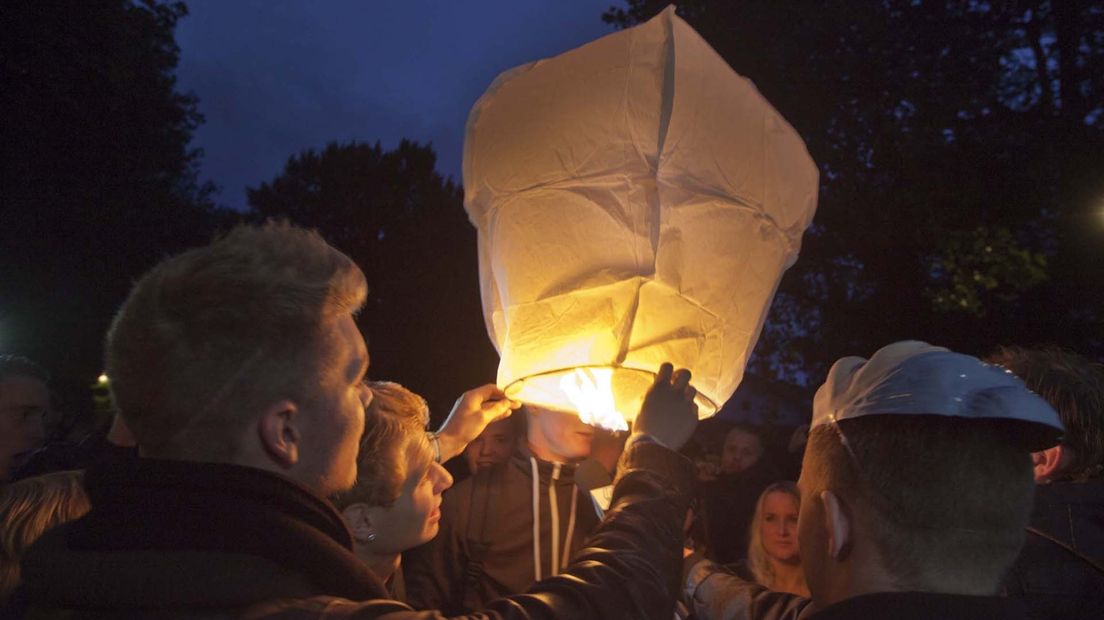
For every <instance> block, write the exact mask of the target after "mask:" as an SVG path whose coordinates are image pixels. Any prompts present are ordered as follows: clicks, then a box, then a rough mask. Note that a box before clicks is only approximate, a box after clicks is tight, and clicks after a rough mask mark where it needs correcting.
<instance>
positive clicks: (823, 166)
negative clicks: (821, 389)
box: [603, 0, 1104, 380]
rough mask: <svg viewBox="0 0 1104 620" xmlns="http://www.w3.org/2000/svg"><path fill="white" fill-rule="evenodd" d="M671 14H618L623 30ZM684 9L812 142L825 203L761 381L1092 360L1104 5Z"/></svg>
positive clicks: (1098, 297)
mask: <svg viewBox="0 0 1104 620" xmlns="http://www.w3.org/2000/svg"><path fill="white" fill-rule="evenodd" d="M666 4H667V2H666V1H652V0H630V1H629V2H627V6H625V7H622V8H618V7H614V8H611V9H610V10H609V11H607V12H606V13H605V15H604V16H603V18H604V19H605V20H606V21H607V22H609V23H612V24H615V25H617V26H619V27H628V26H631V25H633V24H637V23H640V22H641V21H643V20H646V19H648V18H650V17H651V16H653V15H655V14H656V13H657V12H658V11H660V10H662V9H663V8H664V6H665V5H666ZM679 14H680V15H682V16H683V17H684V18H685V19H686V20H687V21H688V22H689V23H690V24H691V25H693V26H694V27H695V28H696V29H697V30H698V31H699V32H700V33H701V34H702V36H703V37H705V39H706V40H707V41H709V42H710V44H711V45H713V47H714V48H715V49H716V50H717V51H718V53H720V54H721V55H722V56H723V57H724V58H725V59H726V60H727V61H728V62H729V64H731V65H732V67H733V68H734V69H736V71H737V72H739V73H741V74H743V75H745V76H748V77H749V78H750V79H752V80H753V81H754V82H755V84H756V85H757V87H758V88H759V89H760V91H761V92H762V93H763V94H764V95H765V96H766V97H767V99H769V100H770V101H771V102H772V103H773V104H774V105H775V107H777V108H778V109H779V111H780V112H781V113H782V114H783V115H784V116H785V117H786V118H787V119H788V120H789V121H790V122H791V123H792V124H793V125H794V127H795V128H796V129H797V130H798V131H799V132H800V133H801V134H802V136H803V137H804V138H805V140H806V142H807V144H808V146H809V150H810V152H811V154H812V155H813V158H814V159H815V160H816V161H817V163H818V165H819V167H820V170H821V196H820V205H819V210H818V213H817V217H816V220H815V222H814V226H813V229H812V230H811V231H810V232H809V233H808V234H807V235H806V238H805V245H804V247H803V251H802V256H801V258H800V259H799V260H798V263H797V265H796V266H795V267H794V268H793V269H792V270H791V271H790V272H789V273H787V275H786V276H785V278H784V279H783V282H782V285H781V287H780V291H779V295H778V297H777V299H776V302H775V305H774V307H773V308H772V313H771V317H770V320H769V323H768V326H767V329H766V330H765V334H764V337H763V338H762V339H761V340H760V346H759V347H758V348H757V360H756V364H755V365H756V367H757V369H758V370H760V371H764V370H768V371H772V372H773V373H775V374H777V375H780V376H784V377H788V378H791V379H793V378H801V377H802V375H803V374H804V373H802V372H800V371H799V369H805V370H806V372H811V374H812V377H811V378H812V379H813V380H816V379H817V378H819V377H820V376H822V373H823V371H824V370H825V369H826V365H827V364H828V363H830V362H831V361H832V360H834V359H836V358H838V357H840V356H842V355H851V354H869V353H871V352H872V351H873V350H874V349H876V348H877V347H879V346H881V345H884V344H886V343H888V342H890V341H893V340H898V339H902V338H921V339H925V340H928V341H930V342H933V343H937V344H944V345H946V346H950V347H953V348H957V349H960V350H963V351H966V352H972V353H987V352H988V351H989V350H991V349H992V348H993V347H995V346H996V345H998V344H1008V343H1016V344H1022V345H1034V344H1041V343H1054V344H1059V345H1064V346H1069V347H1072V348H1075V349H1078V350H1080V351H1082V352H1085V353H1087V354H1090V355H1095V356H1100V355H1102V354H1104V324H1102V321H1104V314H1102V308H1104V225H1102V224H1104V218H1102V216H1104V159H1102V158H1101V155H1100V154H1101V153H1104V2H1100V1H1099V0H1062V1H1052V0H1029V1H1024V2H968V1H964V0H943V1H923V2H914V1H911V0H878V1H876V2H859V3H856V2H836V3H820V2H816V3H813V2H774V1H771V0H746V1H741V2H726V1H721V0H717V1H713V0H687V1H685V2H680V3H679Z"/></svg>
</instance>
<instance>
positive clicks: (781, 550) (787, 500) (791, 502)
mask: <svg viewBox="0 0 1104 620" xmlns="http://www.w3.org/2000/svg"><path fill="white" fill-rule="evenodd" d="M797 520H798V505H797V499H796V498H794V497H793V496H792V495H790V494H789V493H786V492H785V491H774V492H772V493H769V494H768V495H767V496H766V497H765V498H763V519H762V521H761V522H760V525H759V536H760V538H761V539H762V541H763V550H764V551H766V552H767V555H768V556H769V557H770V558H772V559H773V560H775V561H777V562H781V563H783V564H796V563H798V562H800V561H801V556H800V555H799V552H798V547H797Z"/></svg>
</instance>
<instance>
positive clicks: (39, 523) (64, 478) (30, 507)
mask: <svg viewBox="0 0 1104 620" xmlns="http://www.w3.org/2000/svg"><path fill="white" fill-rule="evenodd" d="M83 478H84V474H83V472H79V471H58V472H53V473H49V474H45V475H42V476H35V477H33V478H25V479H23V480H20V481H18V482H15V483H12V484H10V485H8V486H7V487H5V488H4V490H3V491H2V492H0V606H2V605H3V604H4V603H5V602H6V601H7V599H8V597H9V596H11V593H12V592H14V591H15V589H16V588H18V587H19V584H20V582H21V574H20V570H19V562H20V560H21V559H22V558H23V553H24V552H25V551H26V550H27V548H28V547H30V546H31V545H32V544H33V543H34V542H35V541H36V540H38V538H39V537H40V536H42V535H43V534H45V533H46V532H47V531H48V530H51V529H53V528H54V527H57V526H58V525H61V524H63V523H68V522H69V521H72V520H74V519H79V518H80V517H82V516H84V514H85V513H86V512H88V510H89V508H90V506H89V503H88V496H87V495H86V494H85V492H84V487H83V486H82V485H81V482H82V480H83Z"/></svg>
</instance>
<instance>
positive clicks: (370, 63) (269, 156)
mask: <svg viewBox="0 0 1104 620" xmlns="http://www.w3.org/2000/svg"><path fill="white" fill-rule="evenodd" d="M187 4H188V6H189V9H190V14H189V16H188V17H186V18H185V19H183V20H182V21H181V22H180V24H179V26H178V27H177V33H176V34H177V42H178V43H179V44H180V48H181V59H180V66H179V69H178V71H177V76H178V89H179V90H181V91H183V92H192V93H194V94H195V95H197V96H198V97H199V109H200V112H202V113H203V115H204V116H205V117H206V122H205V123H204V124H203V125H202V126H201V127H200V129H199V130H198V131H197V132H196V134H195V141H194V145H195V146H197V147H200V148H202V149H203V150H204V152H205V155H204V158H203V168H202V178H203V179H204V180H211V181H214V182H215V183H217V184H218V185H219V186H221V188H222V191H221V194H220V195H219V197H218V201H219V203H220V204H223V205H226V206H230V207H234V208H238V209H241V208H244V207H245V187H246V186H257V185H259V184H260V183H261V182H263V181H267V180H270V179H272V178H273V177H274V176H275V175H277V174H278V173H279V172H280V170H281V169H282V167H283V165H284V162H285V161H287V158H288V157H289V156H290V155H292V154H294V153H297V152H299V151H301V150H303V149H306V148H320V147H322V146H324V145H325V144H326V143H327V142H330V141H334V140H337V141H349V140H353V139H356V140H362V141H368V142H375V141H376V140H380V141H381V143H382V144H383V146H384V148H391V147H394V146H395V145H396V144H397V143H398V141H399V140H400V139H401V138H410V139H413V140H417V141H419V142H432V143H433V146H434V147H435V149H436V151H437V153H438V157H439V159H438V169H439V170H440V171H441V172H442V173H443V174H445V175H451V176H453V178H455V179H456V180H457V181H459V180H460V156H461V149H462V145H463V139H464V121H465V119H466V118H467V114H468V110H469V109H470V108H471V105H472V104H473V103H474V102H475V100H476V99H477V98H478V97H479V95H480V94H482V92H483V90H484V89H485V88H486V87H487V86H488V85H489V84H490V83H491V81H492V80H493V79H494V78H495V76H497V75H498V74H499V73H500V72H502V71H504V70H506V69H509V68H511V67H514V66H517V65H519V64H522V63H525V62H529V61H532V60H537V59H540V58H545V57H548V56H553V55H556V54H559V53H561V52H564V51H567V50H569V49H571V48H573V47H576V46H578V45H581V44H583V43H586V42H587V41H590V40H592V39H596V38H598V37H600V36H602V35H604V34H608V33H610V32H612V31H613V28H612V27H611V26H609V25H607V24H605V23H603V22H602V19H601V16H602V12H603V11H604V10H606V9H607V8H608V7H609V6H610V5H611V4H617V3H616V2H615V1H614V0H570V1H562V0H478V1H472V2H445V1H434V0H404V1H402V2H398V1H395V2H382V1H381V2H366V1H355V0H327V1H325V2H321V1H314V2H308V1H305V0H300V1H290V0H279V1H272V0H264V1H261V0H240V1H234V2H226V1H224V0H188V2H187Z"/></svg>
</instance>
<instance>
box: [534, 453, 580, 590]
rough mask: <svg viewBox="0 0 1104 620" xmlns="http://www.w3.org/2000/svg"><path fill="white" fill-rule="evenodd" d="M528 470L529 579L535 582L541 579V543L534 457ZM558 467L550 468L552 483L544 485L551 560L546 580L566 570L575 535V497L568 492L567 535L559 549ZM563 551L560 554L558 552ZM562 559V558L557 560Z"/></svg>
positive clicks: (538, 479)
mask: <svg viewBox="0 0 1104 620" xmlns="http://www.w3.org/2000/svg"><path fill="white" fill-rule="evenodd" d="M529 466H530V468H531V470H532V472H533V575H534V576H535V577H536V580H537V581H540V580H541V579H542V578H543V576H542V571H541V554H540V548H541V540H540V470H539V469H538V468H537V459H536V457H533V456H530V457H529ZM562 467H563V465H562V464H561V463H553V464H552V479H551V480H550V481H549V483H548V512H549V514H551V516H552V528H551V530H552V532H551V534H552V540H551V548H552V557H551V558H549V560H550V562H549V565H550V566H551V572H550V573H549V576H552V575H556V574H558V573H559V572H560V570H561V569H562V568H566V567H567V561H568V558H569V557H570V555H571V539H572V537H573V536H574V535H575V509H576V507H577V503H578V499H579V494H578V493H576V492H575V489H574V488H573V489H572V493H571V512H570V516H569V517H568V520H567V533H566V535H565V536H564V538H563V546H562V547H561V545H560V542H561V541H560V504H559V500H558V499H557V497H556V481H557V480H559V479H560V470H561V469H562ZM561 549H562V551H563V553H562V554H561V553H560V551H561ZM561 555H562V557H561Z"/></svg>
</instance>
